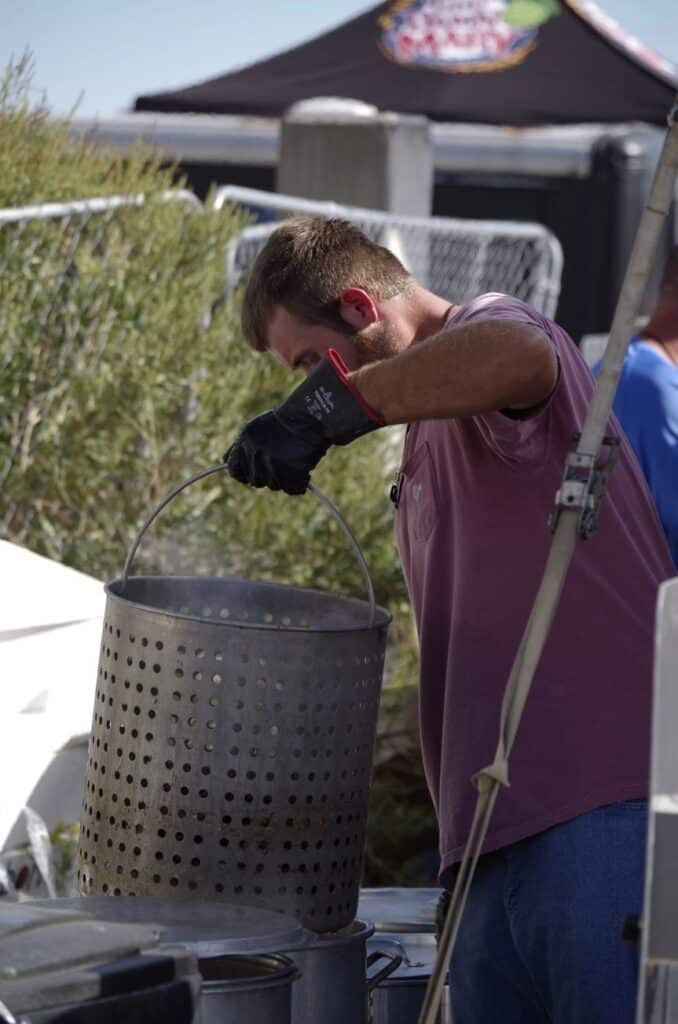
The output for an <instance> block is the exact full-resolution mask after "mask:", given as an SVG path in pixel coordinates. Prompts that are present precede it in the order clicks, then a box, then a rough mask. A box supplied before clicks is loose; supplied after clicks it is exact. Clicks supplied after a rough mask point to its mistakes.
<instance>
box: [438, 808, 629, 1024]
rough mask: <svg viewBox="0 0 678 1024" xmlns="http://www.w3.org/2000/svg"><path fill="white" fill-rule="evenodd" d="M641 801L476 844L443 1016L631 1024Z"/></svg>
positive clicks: (511, 1022) (496, 1022) (471, 1023)
mask: <svg viewBox="0 0 678 1024" xmlns="http://www.w3.org/2000/svg"><path fill="white" fill-rule="evenodd" d="M646 832H647V801H646V800H627V801H624V802H622V803H617V804H609V805H608V806H606V807H599V808H597V809H596V810H594V811H590V812H589V813H587V814H582V815H580V816H579V817H577V818H573V819H572V820H571V821H567V822H564V823H563V824H562V825H556V826H554V827H553V828H549V829H547V830H546V831H545V832H540V833H539V834H538V835H535V836H530V837H529V838H527V839H523V840H521V841H520V842H518V843H514V844H513V845H511V846H507V847H504V848H503V849H501V850H497V851H495V852H493V853H488V854H484V855H483V856H482V857H481V858H480V860H479V861H478V867H477V871H476V874H475V877H474V879H473V882H472V884H471V891H470V892H469V896H468V901H467V904H466V909H465V911H464V916H463V919H462V923H461V928H460V931H459V936H458V939H457V947H456V949H455V952H454V956H453V959H452V965H451V968H450V994H451V997H452V1011H453V1018H454V1024H633V1021H634V1015H635V1000H636V989H637V983H638V959H639V958H638V949H637V947H629V946H627V945H625V944H624V943H623V942H622V939H621V929H622V923H623V920H624V917H625V916H626V915H627V914H639V913H640V910H641V906H642V898H643V876H644V870H645V840H646Z"/></svg>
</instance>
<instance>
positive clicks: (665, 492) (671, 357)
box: [594, 245, 678, 568]
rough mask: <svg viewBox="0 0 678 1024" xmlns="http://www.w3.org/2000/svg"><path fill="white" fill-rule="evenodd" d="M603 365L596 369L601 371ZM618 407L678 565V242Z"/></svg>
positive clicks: (631, 358) (635, 345) (630, 357)
mask: <svg viewBox="0 0 678 1024" xmlns="http://www.w3.org/2000/svg"><path fill="white" fill-rule="evenodd" d="M599 369H600V364H598V366H596V367H595V368H594V373H596V374H597V372H598V370H599ZM614 412H615V413H616V415H617V417H618V419H619V422H620V423H621V425H622V427H623V428H624V430H625V431H626V435H627V437H628V439H629V441H630V442H631V445H632V446H633V450H634V451H635V453H636V456H637V457H638V461H639V462H640V465H641V467H642V470H643V473H644V474H645V479H646V480H647V483H648V486H649V488H650V493H651V494H652V497H653V498H654V502H655V505H656V506H657V512H658V513H659V519H660V520H661V524H662V526H663V527H664V532H665V533H666V539H667V540H668V542H669V548H670V550H671V555H672V556H673V561H674V563H675V565H676V568H678V245H677V246H676V247H675V248H674V249H673V251H672V253H671V256H670V258H669V261H668V263H667V265H666V270H665V271H664V277H663V280H662V285H661V289H660V292H659V301H658V303H657V307H656V309H655V311H654V313H653V314H652V316H651V317H650V319H649V321H648V323H647V324H646V325H645V327H644V328H643V329H642V331H641V332H640V334H639V335H638V337H636V338H633V339H632V341H631V344H630V345H629V349H628V352H627V355H626V359H625V360H624V366H623V369H622V374H621V377H620V379H619V386H618V388H617V394H616V395H615V399H614Z"/></svg>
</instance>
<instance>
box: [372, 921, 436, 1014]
mask: <svg viewBox="0 0 678 1024" xmlns="http://www.w3.org/2000/svg"><path fill="white" fill-rule="evenodd" d="M367 949H368V952H369V953H370V954H371V955H374V954H378V953H380V954H382V955H385V954H386V955H388V956H390V957H392V958H395V957H398V958H400V960H401V963H400V965H399V966H398V967H397V969H396V970H395V971H393V972H391V973H390V974H389V975H388V976H387V977H385V978H383V979H381V980H380V982H379V984H378V985H376V986H375V987H374V988H373V989H372V990H371V992H370V1018H369V1019H370V1024H417V1021H418V1020H419V1015H420V1013H421V1009H422V1006H423V1003H424V996H425V995H426V987H427V985H428V983H429V980H430V977H431V974H432V973H433V967H434V965H435V961H436V955H437V946H436V940H435V935H432V934H430V933H425V932H402V933H398V932H392V933H391V932H389V933H386V932H380V933H379V934H378V935H375V936H374V937H373V938H370V939H368V942H367ZM437 1020H438V1022H439V1024H450V1011H449V990H448V988H447V986H446V987H445V990H444V993H443V999H442V1004H441V1010H440V1013H439V1014H438V1017H437Z"/></svg>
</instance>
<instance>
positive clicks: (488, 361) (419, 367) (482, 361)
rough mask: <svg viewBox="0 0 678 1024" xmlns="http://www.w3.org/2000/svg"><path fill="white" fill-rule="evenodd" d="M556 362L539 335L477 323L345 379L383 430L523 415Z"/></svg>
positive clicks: (551, 379) (546, 390)
mask: <svg viewBox="0 0 678 1024" xmlns="http://www.w3.org/2000/svg"><path fill="white" fill-rule="evenodd" d="M557 376H558V362H557V359H556V355H555V353H554V351H553V348H552V347H551V345H550V344H549V341H548V339H547V338H546V335H545V334H544V332H543V331H542V330H541V329H540V328H539V327H537V326H536V325H533V324H522V323H515V322H513V321H511V320H503V319H498V318H497V319H492V318H488V319H487V320H477V321H474V322H473V323H469V324H461V325H459V326H458V327H452V328H449V329H447V330H443V331H441V333H440V334H437V335H435V336H434V337H432V338H428V339H427V340H426V341H422V342H420V343H419V344H417V345H413V346H412V347H411V348H409V349H407V350H406V351H405V352H402V353H400V354H399V355H397V356H393V357H392V358H391V359H385V360H382V361H381V362H378V363H370V364H368V365H367V366H363V367H362V368H361V369H360V370H356V371H355V372H354V373H352V374H350V375H349V379H350V381H351V383H352V384H353V385H354V387H355V388H356V389H357V390H358V391H359V392H360V394H361V396H362V397H363V399H364V400H365V402H367V404H368V405H369V406H371V407H372V408H373V409H376V410H377V411H378V412H379V413H380V414H381V416H382V417H383V419H384V421H385V422H386V423H387V424H393V423H410V422H413V421H415V420H428V419H447V418H448V417H452V416H475V415H479V414H481V413H486V412H491V411H493V410H495V409H507V408H509V409H529V408H530V407H532V406H535V405H538V404H539V403H540V402H541V401H543V400H544V399H545V398H547V397H548V395H549V394H550V393H551V391H552V390H553V388H554V387H555V384H556V380H557Z"/></svg>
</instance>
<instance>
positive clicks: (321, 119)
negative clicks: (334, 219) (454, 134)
mask: <svg viewBox="0 0 678 1024" xmlns="http://www.w3.org/2000/svg"><path fill="white" fill-rule="evenodd" d="M277 187H278V192H280V193H283V194H285V195H292V196H301V197H303V198H305V199H319V200H325V201H327V200H332V201H334V202H336V203H341V204H344V205H347V206H362V207H365V208H367V209H370V210H385V211H388V212H391V213H394V214H407V215H411V216H419V217H428V216H429V215H430V213H431V203H432V195H433V151H432V146H431V138H430V132H429V122H428V120H427V119H426V118H425V117H420V116H418V115H406V114H395V113H391V112H387V111H378V110H377V109H376V107H370V106H368V105H367V104H363V103H358V102H356V101H353V100H309V101H305V102H304V103H301V104H296V105H295V106H294V107H293V108H292V109H291V110H290V111H289V112H288V114H287V115H286V116H285V118H284V119H283V122H282V129H281V140H280V157H279V162H278V178H277ZM370 234H373V233H372V232H370ZM382 236H383V237H380V238H379V239H378V240H379V241H380V242H381V243H382V244H383V245H387V246H388V247H389V248H391V249H393V251H394V252H395V253H396V255H398V257H399V258H400V259H401V260H403V262H404V263H405V265H406V266H407V267H408V269H409V270H411V271H412V273H414V274H415V275H416V276H417V277H418V278H419V279H420V280H422V279H423V280H424V281H425V279H426V277H427V266H428V245H427V244H426V245H424V244H422V242H423V241H424V239H422V238H421V237H420V238H418V239H416V240H415V239H414V237H411V233H410V232H405V231H399V230H397V229H395V228H394V227H389V226H387V225H385V226H384V229H383V232H382Z"/></svg>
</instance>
